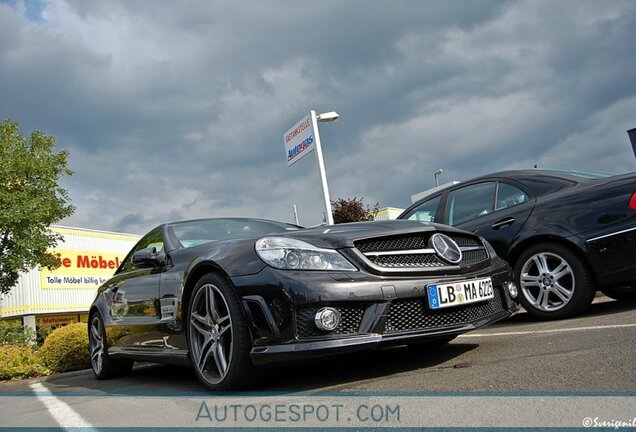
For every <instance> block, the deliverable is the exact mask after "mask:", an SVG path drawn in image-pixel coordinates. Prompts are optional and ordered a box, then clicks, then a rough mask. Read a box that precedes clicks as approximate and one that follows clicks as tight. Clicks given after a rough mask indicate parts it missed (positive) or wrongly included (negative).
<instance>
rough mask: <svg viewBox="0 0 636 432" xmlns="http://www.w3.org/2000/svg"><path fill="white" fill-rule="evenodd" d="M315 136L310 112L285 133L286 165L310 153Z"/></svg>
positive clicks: (313, 145)
mask: <svg viewBox="0 0 636 432" xmlns="http://www.w3.org/2000/svg"><path fill="white" fill-rule="evenodd" d="M315 140H316V138H315V136H314V128H313V127H312V125H311V113H310V114H307V115H306V116H305V117H303V118H302V120H300V121H299V122H298V123H296V124H295V125H294V126H292V127H291V129H289V130H288V131H287V132H285V135H283V142H284V143H285V154H286V156H287V166H291V165H292V164H293V163H294V162H297V161H299V160H300V159H302V158H303V157H304V156H306V155H308V154H309V153H311V152H312V151H313V150H314V149H315V148H316V146H315V144H314V142H315Z"/></svg>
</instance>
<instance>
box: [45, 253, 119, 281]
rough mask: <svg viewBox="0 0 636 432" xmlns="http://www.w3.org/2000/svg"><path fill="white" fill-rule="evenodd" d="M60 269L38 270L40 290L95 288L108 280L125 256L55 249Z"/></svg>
mask: <svg viewBox="0 0 636 432" xmlns="http://www.w3.org/2000/svg"><path fill="white" fill-rule="evenodd" d="M54 253H58V254H60V267H58V268H57V269H55V270H49V269H47V268H43V269H41V270H40V277H41V286H42V289H69V288H71V289H72V288H80V289H89V288H93V289H94V288H97V287H98V286H99V285H101V284H102V283H104V282H106V281H107V280H108V278H110V277H111V276H112V275H113V273H115V270H117V268H118V267H119V265H120V264H121V262H122V260H123V259H124V258H125V254H121V253H113V252H88V251H78V250H60V249H56V250H55V251H54Z"/></svg>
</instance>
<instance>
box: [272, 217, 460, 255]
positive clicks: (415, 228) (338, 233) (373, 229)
mask: <svg viewBox="0 0 636 432" xmlns="http://www.w3.org/2000/svg"><path fill="white" fill-rule="evenodd" d="M435 231H444V232H451V233H457V232H464V231H462V230H458V229H456V228H453V227H450V226H447V225H440V224H435V223H430V222H417V221H409V220H390V221H372V222H353V223H345V224H337V225H325V226H320V227H314V228H305V229H301V230H299V231H293V232H289V233H284V234H275V235H272V236H276V237H291V238H295V239H298V240H303V241H306V242H308V243H311V244H312V245H314V246H317V247H324V248H334V249H341V248H348V247H353V242H355V241H358V240H364V239H369V238H376V237H388V236H397V235H402V234H411V233H415V232H424V233H425V232H429V233H430V232H435Z"/></svg>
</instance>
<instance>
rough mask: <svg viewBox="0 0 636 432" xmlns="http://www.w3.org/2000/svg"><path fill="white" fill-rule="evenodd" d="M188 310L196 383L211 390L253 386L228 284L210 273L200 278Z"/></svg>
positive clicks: (243, 331) (243, 326)
mask: <svg viewBox="0 0 636 432" xmlns="http://www.w3.org/2000/svg"><path fill="white" fill-rule="evenodd" d="M188 311H189V312H188V326H187V336H188V349H189V354H190V361H191V363H192V366H193V368H194V370H195V372H196V374H197V376H198V378H199V380H200V381H201V382H202V383H203V384H204V385H206V386H207V387H208V388H210V389H211V390H214V391H224V390H236V389H240V388H244V387H246V386H248V385H250V384H251V383H253V379H254V375H255V369H254V365H253V364H252V361H251V359H250V350H251V346H252V344H251V339H250V335H249V330H248V328H247V323H246V320H245V317H244V315H243V311H242V309H241V306H240V303H239V300H238V297H237V295H236V293H235V292H234V290H233V289H232V287H231V286H230V284H229V282H228V281H227V280H226V279H225V278H223V277H221V276H219V275H217V274H214V273H210V274H207V275H205V276H203V277H202V278H201V279H200V280H199V281H198V282H197V284H196V286H195V287H194V290H193V292H192V296H191V297H190V305H189V308H188Z"/></svg>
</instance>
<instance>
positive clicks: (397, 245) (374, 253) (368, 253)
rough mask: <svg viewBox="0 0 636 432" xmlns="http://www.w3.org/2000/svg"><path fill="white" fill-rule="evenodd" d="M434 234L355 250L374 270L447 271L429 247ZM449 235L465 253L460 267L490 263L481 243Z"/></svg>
mask: <svg viewBox="0 0 636 432" xmlns="http://www.w3.org/2000/svg"><path fill="white" fill-rule="evenodd" d="M433 234H435V233H434V232H433V233H417V234H407V235H399V236H391V237H382V238H373V239H366V240H360V241H357V242H355V243H354V246H355V247H356V249H357V250H358V251H360V252H361V253H362V255H363V256H364V257H365V258H366V259H367V260H369V261H370V262H371V263H372V264H374V265H375V266H378V267H381V268H385V269H395V270H400V269H401V270H417V269H420V270H421V269H434V268H440V267H448V266H451V264H449V263H447V262H446V261H444V260H443V259H441V258H440V257H439V256H438V255H437V254H436V253H435V251H434V250H433V249H432V248H431V246H430V245H429V239H430V237H431V236H432V235H433ZM446 235H448V236H449V237H450V238H451V239H453V241H454V242H455V243H457V245H458V246H459V248H460V249H461V250H462V260H461V262H460V263H459V265H473V264H477V263H480V262H482V261H486V260H488V252H487V251H486V248H485V247H484V245H483V244H482V243H481V241H479V239H477V238H475V237H472V236H469V235H462V234H456V233H450V234H446Z"/></svg>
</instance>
